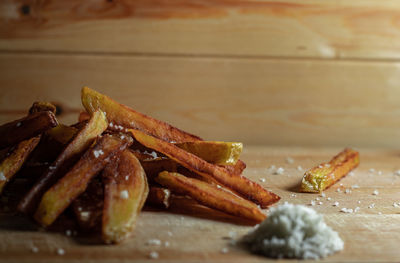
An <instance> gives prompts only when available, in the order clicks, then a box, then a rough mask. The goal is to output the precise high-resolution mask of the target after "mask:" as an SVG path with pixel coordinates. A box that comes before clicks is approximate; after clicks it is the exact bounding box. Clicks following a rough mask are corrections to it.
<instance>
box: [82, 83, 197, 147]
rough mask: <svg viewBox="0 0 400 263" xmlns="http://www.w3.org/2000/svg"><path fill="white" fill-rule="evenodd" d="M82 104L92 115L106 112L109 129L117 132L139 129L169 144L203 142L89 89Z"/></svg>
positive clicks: (84, 93)
mask: <svg viewBox="0 0 400 263" xmlns="http://www.w3.org/2000/svg"><path fill="white" fill-rule="evenodd" d="M82 104H83V106H84V107H85V109H86V111H87V112H88V113H90V114H92V113H93V112H94V111H96V110H98V109H100V110H102V111H104V112H105V113H106V115H107V120H108V121H109V123H110V124H109V125H110V127H109V128H110V129H114V130H116V131H121V128H122V129H123V128H132V129H139V130H142V131H145V132H146V133H148V134H151V135H152V136H154V137H157V138H160V139H162V140H165V141H169V142H185V141H197V140H201V139H200V138H199V137H197V136H195V135H193V134H190V133H187V132H185V131H182V130H180V129H178V128H176V127H173V126H171V125H169V124H168V123H165V122H163V121H160V120H156V119H154V118H152V117H150V116H147V115H145V114H142V113H140V112H137V111H135V110H133V109H131V108H129V107H127V106H125V105H122V104H120V103H118V102H116V101H115V100H113V99H111V98H110V97H107V96H106V95H103V94H101V93H99V92H97V91H95V90H92V89H89V88H88V87H84V88H82Z"/></svg>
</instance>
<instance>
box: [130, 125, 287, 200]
mask: <svg viewBox="0 0 400 263" xmlns="http://www.w3.org/2000/svg"><path fill="white" fill-rule="evenodd" d="M130 132H131V133H132V135H133V136H134V138H135V139H136V140H137V141H138V142H140V143H141V144H143V145H144V146H146V147H148V148H151V149H153V150H155V151H158V152H161V153H163V154H165V155H166V156H168V157H169V158H171V159H172V160H174V161H176V162H177V163H179V164H180V165H182V166H183V167H185V168H187V169H189V170H191V171H193V172H195V173H197V174H199V175H201V176H203V177H205V180H207V181H217V182H219V183H220V184H221V185H224V186H226V187H227V188H230V189H232V190H233V191H234V192H236V193H238V194H239V195H240V196H242V197H243V198H245V199H248V200H251V201H253V202H255V203H256V204H258V205H260V206H261V207H262V208H266V207H268V206H269V205H272V204H274V203H276V202H278V201H279V199H280V197H279V196H277V195H275V194H274V193H272V192H269V191H267V190H266V189H264V188H263V187H262V186H261V185H259V184H257V183H255V182H253V181H251V180H249V179H247V178H246V177H244V176H242V175H240V174H234V173H229V172H228V171H227V170H226V169H224V168H223V167H220V166H218V165H214V164H211V163H208V162H206V161H204V160H203V159H201V158H199V157H197V156H196V155H194V154H191V153H189V152H187V151H185V150H183V149H181V148H179V147H177V146H175V145H173V144H171V143H168V142H166V141H163V140H160V139H157V138H155V137H153V136H150V135H147V134H145V133H143V132H141V131H139V130H130Z"/></svg>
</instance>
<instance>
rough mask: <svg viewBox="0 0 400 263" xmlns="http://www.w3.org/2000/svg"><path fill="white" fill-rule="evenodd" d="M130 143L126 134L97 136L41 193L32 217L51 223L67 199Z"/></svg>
mask: <svg viewBox="0 0 400 263" xmlns="http://www.w3.org/2000/svg"><path fill="white" fill-rule="evenodd" d="M128 139H130V140H128ZM131 143H132V139H131V138H130V137H125V138H124V139H120V138H119V137H118V136H113V135H103V136H101V137H99V138H98V140H97V142H96V144H95V145H93V146H92V147H90V148H89V149H88V150H87V151H86V152H85V154H84V155H83V156H82V157H81V159H80V160H79V161H78V162H77V163H76V164H75V165H74V166H73V167H72V168H71V170H70V171H69V172H68V173H67V174H66V175H64V176H63V177H62V178H61V179H60V180H58V181H57V183H56V184H54V185H53V186H52V187H50V189H49V190H47V192H46V193H45V194H44V195H43V197H42V200H41V201H40V204H39V207H38V209H37V210H36V213H35V215H34V218H35V220H36V221H37V222H38V223H39V224H41V225H42V226H49V225H51V224H52V223H53V222H54V221H55V220H56V219H57V217H58V216H59V215H60V214H61V213H62V212H63V211H64V210H65V209H66V208H67V207H68V206H69V205H70V204H71V202H72V201H73V200H74V199H75V198H77V197H78V196H79V195H80V194H81V193H83V192H84V191H85V190H86V188H87V185H88V183H89V182H90V180H91V179H92V177H93V176H95V175H96V174H97V173H98V172H100V171H101V170H102V169H103V168H104V167H105V166H106V165H107V164H108V163H110V161H111V159H112V158H113V157H114V156H116V155H118V154H119V153H121V152H122V151H123V150H124V149H126V148H127V147H128V146H129V144H131Z"/></svg>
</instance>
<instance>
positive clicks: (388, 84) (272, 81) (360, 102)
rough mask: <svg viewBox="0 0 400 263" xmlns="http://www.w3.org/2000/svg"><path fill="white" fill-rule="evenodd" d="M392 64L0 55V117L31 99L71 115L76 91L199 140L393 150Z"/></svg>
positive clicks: (398, 67) (19, 110)
mask: <svg viewBox="0 0 400 263" xmlns="http://www.w3.org/2000/svg"><path fill="white" fill-rule="evenodd" d="M399 71H400V64H399V63H394V62H381V63H377V62H369V63H367V62H362V63H361V62H350V61H342V62H334V61H320V60H283V59H280V60H276V59H229V58H220V59H215V58H214V59H209V58H162V57H119V56H92V55H91V56H87V55H79V56H77V55H76V56H65V55H33V54H32V55H13V54H2V55H0V86H1V87H2V88H1V89H0V121H1V122H4V121H7V120H11V119H13V118H15V117H16V116H17V115H18V116H21V115H22V114H23V112H24V111H25V110H26V109H27V108H28V107H29V106H30V104H31V103H32V101H34V100H38V99H42V100H51V101H56V102H59V103H60V104H61V105H64V106H65V107H66V111H65V114H64V117H63V118H62V119H63V120H64V121H67V122H69V123H72V122H73V121H75V120H76V115H77V112H79V109H80V108H81V106H80V88H81V87H82V86H83V85H88V86H89V87H92V88H94V89H97V90H99V91H101V92H104V93H106V94H109V95H111V96H112V97H113V98H115V99H117V100H118V101H120V102H122V103H125V104H127V105H130V106H131V107H133V108H135V109H137V110H139V111H141V112H144V113H146V114H150V115H152V116H155V117H157V118H160V119H162V120H165V121H168V122H171V123H172V124H174V125H176V126H178V127H180V128H182V129H185V130H188V131H190V132H193V133H195V134H198V135H200V136H202V137H204V138H206V139H214V140H235V141H243V142H245V143H247V144H272V145H319V146H324V145H339V146H346V145H352V146H383V147H399V146H400V141H399V140H398V138H399V136H400V122H399V121H398V119H399V116H400V104H399V103H398V99H397V98H398V97H399V96H400V89H399V88H398V87H399V85H400V74H399V73H400V72H399Z"/></svg>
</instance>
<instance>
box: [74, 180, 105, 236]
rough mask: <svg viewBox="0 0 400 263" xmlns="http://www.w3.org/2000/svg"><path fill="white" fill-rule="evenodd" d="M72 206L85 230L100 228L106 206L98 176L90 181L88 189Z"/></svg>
mask: <svg viewBox="0 0 400 263" xmlns="http://www.w3.org/2000/svg"><path fill="white" fill-rule="evenodd" d="M71 206H72V209H73V211H74V214H75V217H76V219H77V221H78V224H79V226H80V228H81V229H82V230H83V231H85V232H89V231H91V230H93V229H96V230H98V229H100V227H99V226H101V217H102V215H103V206H104V189H103V184H102V183H101V181H100V180H99V178H98V177H95V178H93V179H92V180H91V181H90V183H89V185H88V187H87V188H86V191H85V192H84V193H82V194H81V195H79V196H78V198H76V199H75V200H74V201H73V202H72V204H71Z"/></svg>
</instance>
